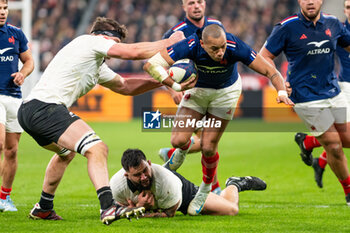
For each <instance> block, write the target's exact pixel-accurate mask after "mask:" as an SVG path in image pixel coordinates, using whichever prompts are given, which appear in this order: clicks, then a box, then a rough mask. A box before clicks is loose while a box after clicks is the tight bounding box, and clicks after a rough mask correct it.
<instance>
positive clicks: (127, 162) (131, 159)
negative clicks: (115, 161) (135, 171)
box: [122, 149, 147, 171]
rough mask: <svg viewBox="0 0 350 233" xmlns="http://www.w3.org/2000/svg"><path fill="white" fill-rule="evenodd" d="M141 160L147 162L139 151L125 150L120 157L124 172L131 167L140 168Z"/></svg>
mask: <svg viewBox="0 0 350 233" xmlns="http://www.w3.org/2000/svg"><path fill="white" fill-rule="evenodd" d="M142 160H144V161H147V159H146V155H145V154H144V153H143V152H142V151H141V150H139V149H127V150H126V151H124V153H123V156H122V166H123V168H124V170H125V171H129V169H130V168H131V167H138V166H140V164H141V162H142Z"/></svg>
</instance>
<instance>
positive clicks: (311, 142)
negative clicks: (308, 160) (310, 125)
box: [304, 135, 321, 150]
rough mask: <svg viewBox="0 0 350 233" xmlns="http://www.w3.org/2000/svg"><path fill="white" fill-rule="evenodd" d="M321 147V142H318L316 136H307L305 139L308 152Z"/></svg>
mask: <svg viewBox="0 0 350 233" xmlns="http://www.w3.org/2000/svg"><path fill="white" fill-rule="evenodd" d="M320 146H321V144H320V143H319V141H317V139H316V138H315V137H314V136H309V135H306V137H305V139H304V147H305V149H306V150H312V149H314V148H315V147H320Z"/></svg>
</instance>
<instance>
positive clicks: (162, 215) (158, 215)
mask: <svg viewBox="0 0 350 233" xmlns="http://www.w3.org/2000/svg"><path fill="white" fill-rule="evenodd" d="M173 216H174V215H173ZM173 216H168V215H167V214H166V213H164V212H156V213H150V212H146V213H145V215H144V216H143V217H144V218H165V217H173Z"/></svg>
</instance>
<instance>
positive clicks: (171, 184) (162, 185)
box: [110, 164, 182, 209]
mask: <svg viewBox="0 0 350 233" xmlns="http://www.w3.org/2000/svg"><path fill="white" fill-rule="evenodd" d="M151 169H152V174H153V182H152V187H151V192H152V193H153V195H154V203H155V206H154V209H169V208H170V207H172V206H174V205H175V204H176V203H178V202H179V201H180V205H181V202H182V182H181V180H180V179H179V178H178V177H177V176H176V175H174V174H173V173H172V172H171V171H169V170H168V169H166V168H164V167H162V166H160V165H158V164H152V166H151ZM124 174H125V170H124V169H123V168H122V169H120V170H119V171H118V172H117V173H116V174H114V176H113V177H112V178H111V180H110V186H111V189H112V194H113V198H114V200H115V201H117V202H119V203H120V204H122V205H126V206H127V205H128V201H127V200H132V201H133V202H134V203H135V204H136V203H138V195H139V194H140V192H139V191H135V192H134V193H133V192H132V191H131V190H130V188H129V186H128V184H127V178H126V176H124ZM180 205H179V206H178V208H179V207H180Z"/></svg>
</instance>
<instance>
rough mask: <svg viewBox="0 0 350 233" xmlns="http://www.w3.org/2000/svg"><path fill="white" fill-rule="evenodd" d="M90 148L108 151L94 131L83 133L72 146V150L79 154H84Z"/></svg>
mask: <svg viewBox="0 0 350 233" xmlns="http://www.w3.org/2000/svg"><path fill="white" fill-rule="evenodd" d="M92 148H93V149H94V150H96V149H98V150H101V151H102V152H105V154H107V153H108V148H107V145H105V144H104V143H103V142H102V140H101V139H100V137H99V136H97V135H96V133H95V132H94V131H90V132H87V133H86V134H84V135H83V136H82V137H81V138H80V139H79V140H78V142H77V143H76V144H75V146H74V150H75V151H76V152H78V153H79V154H81V155H85V153H86V152H87V151H88V150H90V149H92Z"/></svg>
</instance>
